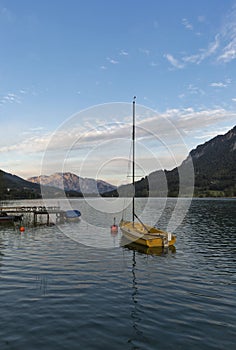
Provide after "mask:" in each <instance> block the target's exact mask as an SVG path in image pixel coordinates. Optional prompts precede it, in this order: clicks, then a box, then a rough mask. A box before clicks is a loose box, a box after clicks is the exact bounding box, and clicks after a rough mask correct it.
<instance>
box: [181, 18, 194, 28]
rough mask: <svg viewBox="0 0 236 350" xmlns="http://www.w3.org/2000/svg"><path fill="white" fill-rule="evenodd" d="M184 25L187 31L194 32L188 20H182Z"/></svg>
mask: <svg viewBox="0 0 236 350" xmlns="http://www.w3.org/2000/svg"><path fill="white" fill-rule="evenodd" d="M182 24H183V25H184V27H185V28H186V29H188V30H193V25H192V24H191V23H190V22H189V21H188V20H187V19H186V18H183V19H182Z"/></svg>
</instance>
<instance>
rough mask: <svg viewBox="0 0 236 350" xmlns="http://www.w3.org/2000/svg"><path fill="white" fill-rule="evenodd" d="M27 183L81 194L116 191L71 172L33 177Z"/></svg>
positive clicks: (111, 187) (100, 181) (110, 186)
mask: <svg viewBox="0 0 236 350" xmlns="http://www.w3.org/2000/svg"><path fill="white" fill-rule="evenodd" d="M27 181H30V182H32V183H37V184H41V185H47V186H51V187H56V188H60V189H64V190H65V191H75V192H79V193H81V194H103V193H105V192H109V191H113V190H115V189H116V186H114V185H111V184H109V183H108V182H105V181H103V180H95V179H92V178H84V177H81V176H78V175H76V174H73V173H71V172H65V173H61V172H56V173H53V174H51V175H40V176H34V177H30V178H28V179H27Z"/></svg>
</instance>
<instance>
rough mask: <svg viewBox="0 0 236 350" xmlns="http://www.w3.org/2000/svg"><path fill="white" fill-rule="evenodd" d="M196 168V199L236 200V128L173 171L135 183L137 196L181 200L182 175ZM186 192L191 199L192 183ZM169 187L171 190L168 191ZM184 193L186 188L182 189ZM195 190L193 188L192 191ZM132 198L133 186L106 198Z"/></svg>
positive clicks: (152, 174)
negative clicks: (233, 198) (231, 198)
mask: <svg viewBox="0 0 236 350" xmlns="http://www.w3.org/2000/svg"><path fill="white" fill-rule="evenodd" d="M190 160H192V164H193V167H194V177H195V178H194V180H195V184H194V196H196V197H221V196H222V197H223V196H224V197H234V196H236V126H235V127H234V128H233V129H231V130H230V131H228V132H227V133H226V134H225V135H218V136H216V137H214V138H213V139H211V140H210V141H207V142H205V143H204V144H202V145H199V146H197V148H196V149H194V150H192V151H191V152H190V153H189V155H188V157H187V159H185V160H184V161H183V163H182V164H181V165H180V166H179V167H176V168H174V169H172V170H158V171H155V172H153V173H151V174H150V175H148V176H146V177H145V178H143V179H141V180H140V181H137V182H136V183H135V195H136V196H137V197H139V196H141V197H142V196H155V197H163V196H166V195H167V194H168V196H170V197H177V196H178V194H179V174H181V176H182V174H185V173H187V170H188V166H190V164H191V162H190ZM184 180H185V185H186V186H185V188H184V191H185V193H186V196H188V192H190V191H189V188H190V187H191V184H190V186H189V188H188V183H187V181H188V179H187V177H186V178H185V179H184ZM167 185H168V190H167ZM181 189H182V188H181ZM190 189H191V188H190ZM118 193H119V195H120V196H125V195H126V196H127V195H128V196H129V195H130V196H132V185H123V186H121V187H119V188H118V192H117V191H113V192H111V193H106V196H109V195H110V196H118Z"/></svg>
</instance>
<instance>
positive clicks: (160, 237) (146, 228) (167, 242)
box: [119, 96, 176, 248]
mask: <svg viewBox="0 0 236 350" xmlns="http://www.w3.org/2000/svg"><path fill="white" fill-rule="evenodd" d="M135 99H136V97H135V96H134V99H133V132H132V150H133V152H132V184H133V188H134V189H135ZM135 219H136V220H135ZM119 226H120V229H121V231H122V234H123V236H124V237H125V238H126V239H127V240H128V241H129V242H135V243H136V244H140V245H141V246H143V247H149V248H155V247H163V248H168V247H172V246H173V245H174V244H175V242H176V236H175V235H173V234H172V233H170V232H166V231H163V230H161V229H159V228H157V227H155V226H152V225H148V224H146V223H143V222H142V221H141V219H140V218H139V217H138V215H136V213H135V191H134V195H133V198H132V221H125V220H124V219H123V218H122V219H121V221H120V224H119Z"/></svg>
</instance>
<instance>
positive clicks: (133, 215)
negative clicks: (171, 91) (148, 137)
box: [132, 96, 136, 222]
mask: <svg viewBox="0 0 236 350" xmlns="http://www.w3.org/2000/svg"><path fill="white" fill-rule="evenodd" d="M135 99H136V96H134V98H133V133H132V145H133V159H132V165H133V167H132V173H133V176H132V184H133V191H134V194H133V200H132V221H133V222H134V217H135V213H134V209H135V208H134V198H135Z"/></svg>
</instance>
